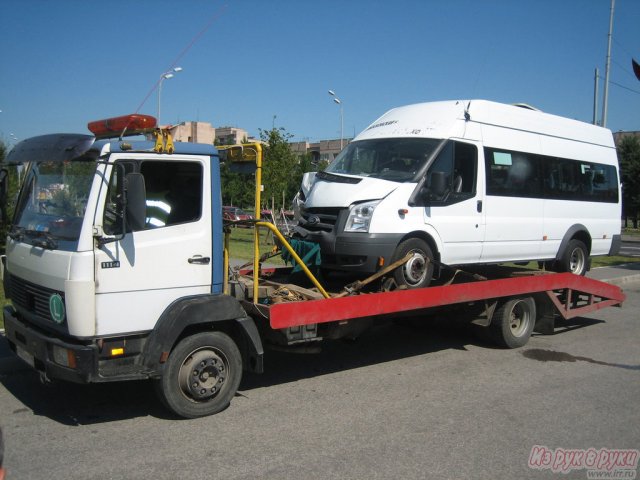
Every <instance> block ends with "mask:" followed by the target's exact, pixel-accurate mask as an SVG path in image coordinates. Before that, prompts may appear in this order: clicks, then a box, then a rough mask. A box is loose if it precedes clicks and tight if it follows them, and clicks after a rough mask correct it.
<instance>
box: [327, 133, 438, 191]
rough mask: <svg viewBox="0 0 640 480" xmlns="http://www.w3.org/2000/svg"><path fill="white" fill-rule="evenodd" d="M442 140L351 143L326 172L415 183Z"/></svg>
mask: <svg viewBox="0 0 640 480" xmlns="http://www.w3.org/2000/svg"><path fill="white" fill-rule="evenodd" d="M441 142H442V140H436V139H431V138H382V139H371V140H359V141H355V142H351V143H350V144H349V145H348V146H347V148H345V149H344V150H342V152H340V154H339V155H338V156H337V157H336V159H335V160H334V161H333V162H332V163H331V165H329V167H327V169H326V171H327V172H331V173H336V174H341V173H342V174H347V175H358V176H361V177H375V178H382V179H384V180H391V181H394V182H412V181H416V180H415V177H416V175H417V174H418V172H420V171H421V170H422V168H423V167H424V166H425V165H426V162H427V160H429V158H430V157H431V155H432V154H433V152H434V151H435V149H436V148H437V146H438V145H439V144H440V143H441Z"/></svg>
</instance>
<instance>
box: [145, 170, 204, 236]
mask: <svg viewBox="0 0 640 480" xmlns="http://www.w3.org/2000/svg"><path fill="white" fill-rule="evenodd" d="M140 173H142V175H143V176H144V181H145V187H146V190H147V222H146V225H147V226H146V229H150V228H158V227H168V226H171V225H176V224H179V223H185V222H193V221H195V220H198V219H199V218H200V215H201V211H202V166H201V165H200V164H199V163H196V162H165V161H147V162H143V163H142V165H141V166H140Z"/></svg>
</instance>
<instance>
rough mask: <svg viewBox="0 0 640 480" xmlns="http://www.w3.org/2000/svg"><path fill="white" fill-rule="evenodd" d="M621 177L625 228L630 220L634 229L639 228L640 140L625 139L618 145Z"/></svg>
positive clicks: (629, 137)
mask: <svg viewBox="0 0 640 480" xmlns="http://www.w3.org/2000/svg"><path fill="white" fill-rule="evenodd" d="M618 160H619V161H620V176H621V181H622V215H623V217H624V222H625V227H626V226H627V222H628V220H629V218H630V219H631V221H632V223H633V228H638V213H639V212H640V139H639V138H638V137H634V136H628V137H624V138H623V139H622V140H621V141H620V144H619V145H618Z"/></svg>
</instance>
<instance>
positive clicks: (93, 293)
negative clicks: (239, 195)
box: [3, 115, 262, 383]
mask: <svg viewBox="0 0 640 480" xmlns="http://www.w3.org/2000/svg"><path fill="white" fill-rule="evenodd" d="M89 127H90V130H91V131H92V132H93V133H94V135H75V134H57V135H45V136H41V137H35V138H32V139H27V140H24V141H23V142H21V143H19V144H18V145H16V147H15V148H14V149H13V150H12V151H11V152H10V154H9V155H8V157H7V163H12V164H17V163H20V164H23V165H24V166H25V167H24V171H23V184H22V188H21V191H20V194H19V197H18V200H17V204H16V210H15V216H14V220H13V223H12V225H11V227H10V230H9V235H8V238H7V245H6V258H5V259H4V268H3V281H4V288H5V294H6V296H7V298H10V299H11V301H12V306H7V307H5V308H4V322H5V328H6V338H7V340H8V342H9V344H10V347H11V348H12V349H13V350H14V351H15V352H16V354H17V355H19V356H20V357H21V358H23V359H24V360H26V361H27V362H28V363H30V364H31V365H32V366H34V367H35V368H36V369H38V370H40V371H41V372H42V373H43V374H44V375H46V377H49V378H52V379H53V378H60V379H64V380H69V381H74V382H81V383H85V382H104V381H111V380H123V379H143V378H160V377H161V375H162V370H163V368H164V363H165V361H166V360H167V357H168V355H169V353H170V351H171V349H172V348H173V346H174V344H175V342H176V340H177V339H179V338H180V336H181V335H184V333H185V332H187V331H190V332H194V331H197V330H198V329H203V330H207V329H211V324H213V323H215V324H216V329H217V330H222V331H224V332H226V333H227V334H228V335H229V336H230V337H231V338H233V339H234V340H235V341H236V343H237V344H238V345H239V346H240V348H241V350H242V354H243V359H244V360H245V363H244V366H245V368H248V369H252V370H255V371H260V370H261V369H262V346H261V343H260V339H259V336H258V333H257V330H256V328H255V325H254V324H253V321H252V320H251V319H250V318H249V317H247V315H246V313H245V312H244V310H243V309H242V308H241V306H240V304H239V302H238V301H237V300H235V299H233V298H232V297H229V296H226V295H222V285H223V238H222V232H223V226H222V204H221V203H222V202H221V193H220V175H219V161H220V159H219V155H218V151H217V150H216V149H215V148H214V147H213V146H212V145H201V144H192V143H176V144H175V145H174V144H173V143H172V142H171V139H170V137H168V136H167V134H166V133H163V132H161V131H155V130H153V129H154V128H155V119H153V117H148V116H143V115H131V116H126V117H119V118H116V119H109V120H104V121H99V122H92V123H91V124H90V125H89ZM123 130H128V131H129V132H131V133H136V132H144V133H149V132H152V131H154V132H155V134H156V137H157V139H156V140H155V141H149V140H141V141H128V140H127V141H123V140H122V138H120V139H112V138H107V139H102V138H101V137H104V136H110V135H113V134H114V133H115V134H117V135H120V134H121V133H122V131H123Z"/></svg>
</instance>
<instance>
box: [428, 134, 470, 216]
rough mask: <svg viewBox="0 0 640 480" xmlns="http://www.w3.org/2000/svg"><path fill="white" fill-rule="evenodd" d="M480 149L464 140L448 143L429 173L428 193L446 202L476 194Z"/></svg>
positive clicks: (429, 195)
mask: <svg viewBox="0 0 640 480" xmlns="http://www.w3.org/2000/svg"><path fill="white" fill-rule="evenodd" d="M477 164H478V149H477V148H476V147H475V145H472V144H469V143H462V142H453V141H450V142H447V144H446V145H445V146H444V148H443V149H442V151H441V152H440V154H439V155H438V157H437V158H436V160H435V161H434V162H433V163H432V164H431V166H430V167H429V171H428V172H427V181H426V187H427V196H428V200H429V201H431V202H445V203H446V204H451V203H456V202H459V201H462V200H466V199H468V198H471V197H473V196H474V195H475V191H476V176H477V175H476V171H477Z"/></svg>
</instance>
